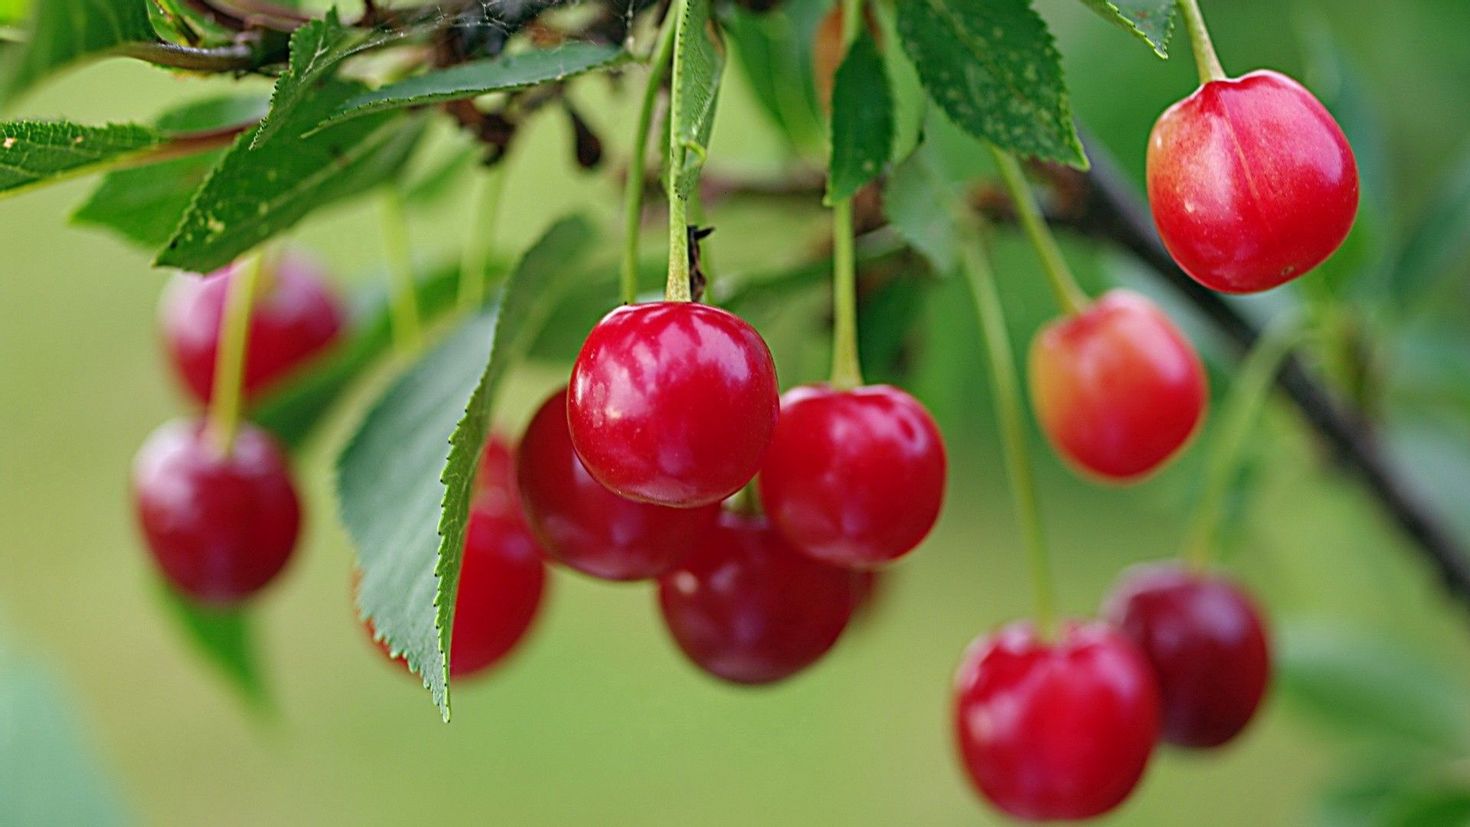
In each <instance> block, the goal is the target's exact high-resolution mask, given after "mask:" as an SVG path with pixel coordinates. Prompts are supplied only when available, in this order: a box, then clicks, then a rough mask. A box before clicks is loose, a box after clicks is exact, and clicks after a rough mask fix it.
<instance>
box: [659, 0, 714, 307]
mask: <svg viewBox="0 0 1470 827" xmlns="http://www.w3.org/2000/svg"><path fill="white" fill-rule="evenodd" d="M701 2H708V0H674V3H673V4H672V5H670V6H669V14H671V15H673V16H674V23H673V25H674V29H675V31H674V44H673V56H672V57H671V58H670V62H671V63H672V69H671V70H670V71H671V72H672V74H673V79H672V81H671V82H670V84H669V159H668V169H667V170H665V171H664V173H665V175H664V177H665V180H666V181H667V184H666V186H667V189H668V193H669V281H668V284H667V285H666V286H665V287H664V299H665V300H667V301H671V302H687V301H690V300H692V299H693V298H694V296H693V292H692V289H691V286H690V284H689V218H688V215H689V199H688V198H686V197H684V196H682V195H680V194H679V188H678V187H677V186H675V184H676V182H677V179H678V177H679V171H680V169H681V168H682V167H683V164H684V155H685V153H687V152H690V151H692V149H693V148H692V147H690V146H688V145H687V144H686V143H685V141H684V138H683V137H682V136H681V135H680V134H679V126H678V124H676V123H674V116H675V114H676V113H678V112H679V111H680V109H681V108H682V106H681V104H682V103H683V100H682V99H683V97H684V95H683V92H682V91H681V90H680V88H679V87H680V86H681V85H682V76H683V74H684V66H683V64H684V60H683V59H682V58H681V53H682V48H681V44H682V43H684V42H685V41H686V40H687V39H688V38H689V37H699V36H700V35H701V33H700V32H693V33H689V32H685V31H684V24H685V22H686V20H687V18H688V14H689V4H690V3H701Z"/></svg>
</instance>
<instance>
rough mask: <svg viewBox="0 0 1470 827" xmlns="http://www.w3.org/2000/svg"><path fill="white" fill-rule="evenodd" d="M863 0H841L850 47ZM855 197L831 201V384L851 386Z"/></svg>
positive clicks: (856, 371)
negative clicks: (853, 206)
mask: <svg viewBox="0 0 1470 827" xmlns="http://www.w3.org/2000/svg"><path fill="white" fill-rule="evenodd" d="M862 16H863V0H842V42H843V44H844V51H846V50H848V49H851V48H852V44H853V43H854V42H855V41H856V40H857V39H858V35H859V34H860V33H861V31H862V22H861V21H862ZM853 234H854V227H853V216H852V199H851V198H839V199H837V200H835V201H833V202H832V377H831V384H832V387H833V388H835V389H837V390H840V391H845V390H852V389H853V388H856V387H859V386H861V385H862V384H863V364H862V358H861V356H860V354H859V352H858V326H857V261H856V258H857V257H856V255H855V253H854V250H853V248H854V244H855V241H854V238H853Z"/></svg>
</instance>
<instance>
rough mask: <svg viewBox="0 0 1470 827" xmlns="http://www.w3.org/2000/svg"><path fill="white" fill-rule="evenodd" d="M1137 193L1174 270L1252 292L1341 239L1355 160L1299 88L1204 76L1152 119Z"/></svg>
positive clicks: (1274, 79) (1273, 78)
mask: <svg viewBox="0 0 1470 827" xmlns="http://www.w3.org/2000/svg"><path fill="white" fill-rule="evenodd" d="M1148 198H1149V204H1150V206H1151V207H1152V208H1153V214H1154V223H1155V224H1157V225H1158V228H1159V235H1160V236H1162V237H1163V239H1164V245H1165V246H1166V247H1168V248H1169V253H1170V254H1171V255H1173V256H1174V260H1175V261H1177V262H1178V263H1179V266H1180V267H1182V268H1183V269H1184V271H1185V272H1186V273H1189V274H1190V275H1191V276H1193V277H1194V278H1195V280H1197V281H1199V282H1200V283H1201V284H1203V285H1205V286H1206V287H1209V288H1211V289H1214V290H1220V291H1223V292H1226V293H1255V292H1258V291H1261V290H1268V289H1270V288H1272V287H1275V286H1277V285H1279V284H1282V283H1284V282H1287V281H1290V280H1292V279H1294V278H1296V277H1297V276H1300V275H1302V274H1303V273H1305V272H1307V271H1308V270H1311V269H1312V268H1313V267H1316V266H1317V265H1318V264H1321V263H1322V261H1323V260H1324V259H1326V258H1327V257H1328V256H1330V255H1332V253H1333V252H1334V251H1335V250H1337V248H1338V246H1339V245H1341V244H1342V241H1343V239H1344V238H1346V237H1347V234H1348V231H1349V230H1351V229H1352V226H1353V219H1354V217H1355V216H1356V215H1357V212H1358V167H1357V162H1356V161H1355V160H1354V159H1353V150H1352V148H1351V147H1350V146H1348V142H1347V138H1345V137H1344V136H1343V134H1342V130H1341V129H1340V128H1339V127H1338V125H1337V122H1336V121H1334V120H1333V119H1332V116H1331V115H1330V114H1328V112H1327V110H1326V109H1325V108H1323V106H1322V104H1321V103H1319V102H1318V101H1317V99H1316V98H1314V97H1312V93H1311V92H1308V91H1307V90H1306V89H1305V88H1303V87H1302V85H1301V84H1299V83H1297V82H1296V81H1294V80H1292V79H1291V78H1289V77H1286V76H1285V75H1282V74H1279V73H1277V72H1270V71H1259V72H1251V73H1250V74H1248V75H1245V76H1244V77H1240V78H1235V79H1231V80H1217V81H1211V82H1209V83H1206V84H1205V85H1204V86H1201V87H1200V88H1199V89H1198V90H1197V91H1196V92H1195V93H1194V94H1192V95H1190V96H1189V97H1187V98H1185V99H1184V100H1182V101H1180V102H1178V103H1176V104H1174V105H1173V106H1171V107H1169V109H1168V110H1167V111H1166V112H1164V114H1163V115H1162V116H1161V117H1160V118H1159V121H1158V123H1157V124H1155V125H1154V130H1153V135H1152V136H1151V137H1150V138H1149V142H1148Z"/></svg>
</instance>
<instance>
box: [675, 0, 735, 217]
mask: <svg viewBox="0 0 1470 827" xmlns="http://www.w3.org/2000/svg"><path fill="white" fill-rule="evenodd" d="M709 6H710V0H678V3H677V4H676V6H675V9H676V10H677V11H678V14H679V16H680V19H679V33H678V35H677V37H676V38H675V41H674V71H673V80H672V81H671V83H672V84H673V85H674V89H675V92H674V95H673V104H672V111H671V112H670V113H669V128H670V129H671V130H672V132H673V134H672V136H671V140H672V142H673V143H675V144H676V145H677V146H676V148H675V149H674V150H673V153H672V154H673V157H672V158H671V163H670V169H669V174H670V177H671V180H670V182H669V183H670V189H671V191H672V192H674V193H675V194H677V195H678V197H679V198H682V199H688V198H689V197H690V196H692V195H693V194H694V189H695V187H696V186H698V184H699V174H700V172H701V171H702V170H703V169H704V160H705V158H706V157H707V156H708V152H709V139H710V133H711V132H712V131H713V130H714V125H715V108H716V105H717V104H718V103H719V97H720V75H721V74H722V73H723V72H724V70H725V55H724V51H723V49H722V47H721V46H720V44H718V43H716V42H715V41H714V38H713V37H712V35H711V34H710V19H709Z"/></svg>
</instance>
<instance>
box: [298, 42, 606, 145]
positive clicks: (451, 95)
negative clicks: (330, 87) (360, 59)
mask: <svg viewBox="0 0 1470 827" xmlns="http://www.w3.org/2000/svg"><path fill="white" fill-rule="evenodd" d="M627 59H628V53H627V52H625V51H623V50H622V49H620V48H618V47H616V46H607V45H603V44H600V43H568V44H566V45H564V46H559V47H557V48H555V49H541V50H537V51H532V52H521V53H518V54H513V55H507V56H505V57H498V58H495V59H494V60H478V61H474V62H472V63H462V64H460V65H458V66H453V67H451V68H448V69H444V70H442V71H438V72H430V73H429V74H426V75H418V76H416V77H411V78H408V79H407V80H402V81H399V82H397V83H393V84H389V85H387V86H384V87H382V88H380V89H374V90H373V91H371V92H364V93H362V94H360V95H357V96H355V97H353V98H351V99H349V100H347V101H344V102H343V103H342V105H341V106H340V107H338V108H337V111H335V112H333V113H332V115H331V117H330V118H329V119H328V120H327V124H329V125H330V124H333V123H336V122H339V121H344V120H347V119H348V118H356V117H359V116H361V115H367V114H370V113H373V112H381V111H383V110H386V109H402V108H405V107H409V106H422V105H424V104H428V103H437V102H440V101H449V100H461V99H464V98H476V97H479V96H481V95H488V94H491V93H493V92H509V91H512V90H516V89H525V88H528V87H531V86H539V85H541V84H543V83H553V82H556V81H561V80H566V79H567V78H570V77H573V76H576V75H580V74H583V73H585V72H591V71H595V70H597V69H606V68H609V67H612V66H616V65H618V64H620V63H622V62H624V61H626V60H627Z"/></svg>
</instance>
